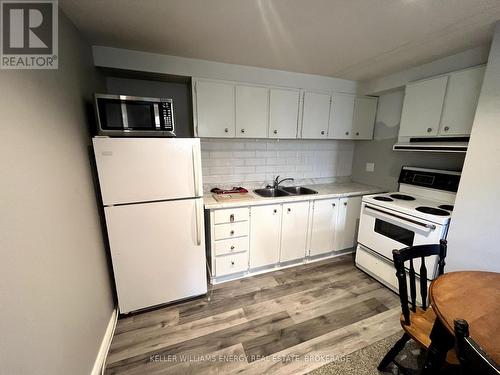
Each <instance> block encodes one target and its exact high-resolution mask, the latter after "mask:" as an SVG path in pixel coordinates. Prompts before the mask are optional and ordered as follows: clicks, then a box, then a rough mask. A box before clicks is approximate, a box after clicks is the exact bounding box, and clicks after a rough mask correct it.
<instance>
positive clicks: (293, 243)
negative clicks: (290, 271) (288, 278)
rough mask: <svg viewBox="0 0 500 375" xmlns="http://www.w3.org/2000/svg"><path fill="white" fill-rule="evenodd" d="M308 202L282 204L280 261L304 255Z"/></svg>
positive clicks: (300, 257)
mask: <svg viewBox="0 0 500 375" xmlns="http://www.w3.org/2000/svg"><path fill="white" fill-rule="evenodd" d="M308 222H309V202H296V203H286V204H283V214H282V225H281V249H280V262H288V261H292V260H296V259H302V258H305V256H306V248H307V224H308Z"/></svg>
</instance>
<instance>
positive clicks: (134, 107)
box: [126, 102, 155, 130]
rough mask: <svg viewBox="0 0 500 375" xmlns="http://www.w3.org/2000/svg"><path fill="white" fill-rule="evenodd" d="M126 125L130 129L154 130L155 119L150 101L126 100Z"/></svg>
mask: <svg viewBox="0 0 500 375" xmlns="http://www.w3.org/2000/svg"><path fill="white" fill-rule="evenodd" d="M126 108H127V119H128V127H129V128H131V129H144V130H154V129H155V119H154V110H153V106H152V105H151V104H150V103H141V102H127V103H126Z"/></svg>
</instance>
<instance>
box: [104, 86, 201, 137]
mask: <svg viewBox="0 0 500 375" xmlns="http://www.w3.org/2000/svg"><path fill="white" fill-rule="evenodd" d="M106 87H107V91H108V93H109V94H124V95H134V96H148V97H157V98H171V99H173V101H174V121H175V133H176V135H177V137H193V136H194V132H193V111H192V106H191V96H192V94H191V84H188V83H177V82H161V81H151V80H142V79H130V78H116V77H107V78H106Z"/></svg>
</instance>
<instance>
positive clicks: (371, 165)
mask: <svg viewBox="0 0 500 375" xmlns="http://www.w3.org/2000/svg"><path fill="white" fill-rule="evenodd" d="M366 171H367V172H373V171H375V163H366Z"/></svg>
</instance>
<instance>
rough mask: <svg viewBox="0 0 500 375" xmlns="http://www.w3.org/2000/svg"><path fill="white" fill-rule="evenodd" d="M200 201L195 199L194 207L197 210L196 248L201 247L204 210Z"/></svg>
mask: <svg viewBox="0 0 500 375" xmlns="http://www.w3.org/2000/svg"><path fill="white" fill-rule="evenodd" d="M199 201H200V199H195V201H194V207H195V210H196V246H200V245H201V226H202V224H201V223H202V219H201V218H200V216H201V214H200V213H201V212H202V209H201V208H200V202H199Z"/></svg>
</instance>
